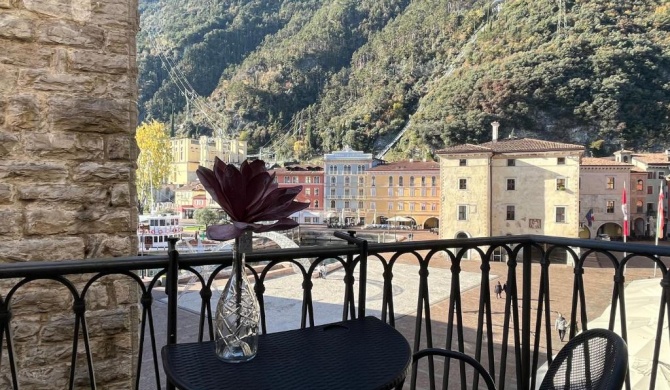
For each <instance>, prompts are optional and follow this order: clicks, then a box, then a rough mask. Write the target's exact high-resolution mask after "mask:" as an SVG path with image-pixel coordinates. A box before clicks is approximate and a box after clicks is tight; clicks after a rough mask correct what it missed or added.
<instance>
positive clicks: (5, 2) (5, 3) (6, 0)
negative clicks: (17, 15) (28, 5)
mask: <svg viewBox="0 0 670 390" xmlns="http://www.w3.org/2000/svg"><path fill="white" fill-rule="evenodd" d="M0 8H12V0H0Z"/></svg>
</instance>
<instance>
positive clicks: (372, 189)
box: [370, 188, 377, 196]
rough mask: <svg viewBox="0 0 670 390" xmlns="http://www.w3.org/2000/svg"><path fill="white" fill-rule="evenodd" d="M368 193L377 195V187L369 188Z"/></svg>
mask: <svg viewBox="0 0 670 390" xmlns="http://www.w3.org/2000/svg"><path fill="white" fill-rule="evenodd" d="M370 195H371V196H377V189H376V188H370Z"/></svg>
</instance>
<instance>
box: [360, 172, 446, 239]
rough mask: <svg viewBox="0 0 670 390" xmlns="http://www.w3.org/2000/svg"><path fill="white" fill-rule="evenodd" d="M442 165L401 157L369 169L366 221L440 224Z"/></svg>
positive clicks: (412, 224)
mask: <svg viewBox="0 0 670 390" xmlns="http://www.w3.org/2000/svg"><path fill="white" fill-rule="evenodd" d="M439 179H440V166H439V164H438V163H437V162H434V161H427V162H424V161H399V162H393V163H387V164H381V165H378V166H376V167H374V168H371V169H370V170H368V172H367V178H366V182H367V183H368V186H367V188H366V202H365V203H366V210H365V221H366V222H367V223H371V224H379V223H387V221H388V220H389V219H390V220H391V221H390V223H392V224H396V225H397V224H403V225H408V226H417V227H418V228H426V229H428V228H436V227H439V217H440V183H439Z"/></svg>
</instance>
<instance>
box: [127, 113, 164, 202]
mask: <svg viewBox="0 0 670 390" xmlns="http://www.w3.org/2000/svg"><path fill="white" fill-rule="evenodd" d="M135 140H136V141H137V147H138V148H139V150H140V153H139V156H138V157H137V178H136V184H137V196H138V198H139V200H140V204H141V205H142V209H143V210H144V211H145V212H146V211H148V210H150V209H151V207H152V206H153V200H154V199H153V191H154V190H155V189H158V188H159V187H160V185H161V184H163V183H165V182H166V181H167V180H168V178H169V177H170V174H171V173H172V152H171V148H170V136H169V135H168V133H167V129H166V127H165V124H163V123H160V122H157V121H155V120H152V121H151V122H149V123H146V122H145V123H142V124H141V125H140V126H139V127H138V128H137V131H136V132H135Z"/></svg>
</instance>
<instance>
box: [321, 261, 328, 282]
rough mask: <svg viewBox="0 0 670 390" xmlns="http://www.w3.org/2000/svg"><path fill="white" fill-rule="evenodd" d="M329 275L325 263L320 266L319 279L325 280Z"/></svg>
mask: <svg viewBox="0 0 670 390" xmlns="http://www.w3.org/2000/svg"><path fill="white" fill-rule="evenodd" d="M327 274H328V269H327V268H326V265H325V264H324V263H321V264H319V277H320V278H321V279H325V278H326V275H327Z"/></svg>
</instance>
